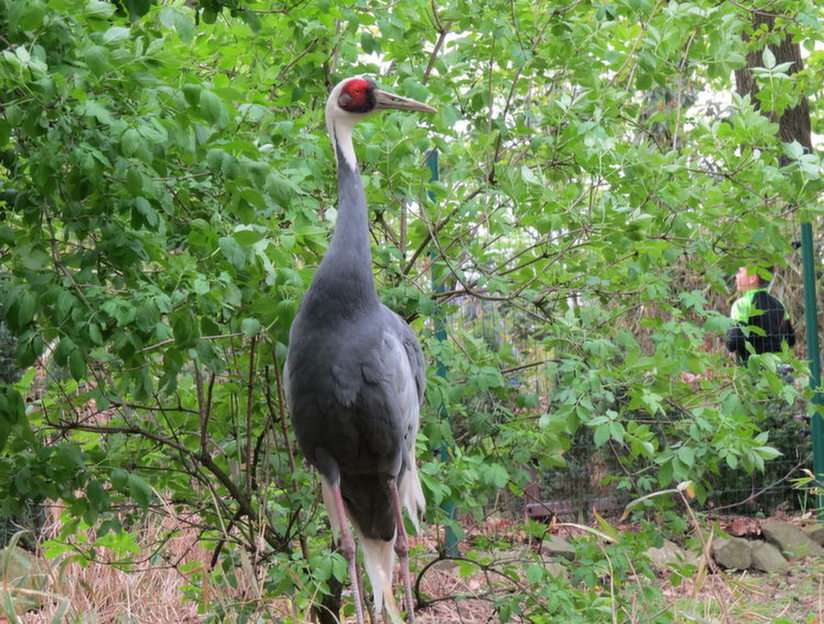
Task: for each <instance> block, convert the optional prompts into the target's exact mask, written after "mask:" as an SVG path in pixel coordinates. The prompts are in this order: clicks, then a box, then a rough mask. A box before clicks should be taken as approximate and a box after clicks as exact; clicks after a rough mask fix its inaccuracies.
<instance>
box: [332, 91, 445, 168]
mask: <svg viewBox="0 0 824 624" xmlns="http://www.w3.org/2000/svg"><path fill="white" fill-rule="evenodd" d="M391 109H394V110H401V111H410V112H411V111H419V112H423V113H435V112H437V111H436V110H435V109H434V108H432V107H431V106H428V105H427V104H424V103H423V102H417V101H415V100H412V99H410V98H405V97H401V96H400V95H395V94H394V93H388V92H387V91H382V90H381V89H378V87H377V86H376V85H375V82H374V81H372V80H369V79H368V78H363V77H361V76H355V77H354V78H347V79H345V80H342V81H341V82H339V83H338V84H337V85H335V88H334V89H332V93H330V94H329V99H328V100H327V101H326V126H327V128H328V129H329V135H330V136H331V137H332V142H333V144H334V145H335V146H336V147H337V148H339V149H340V150H341V152H343V154H344V156H345V157H346V160H347V162H349V164H350V165H351V166H352V168H353V169H354V168H355V166H356V161H355V157H354V151H353V150H352V149H351V145H352V128H353V127H354V125H355V124H356V123H358V122H359V121H360V120H361V119H363V118H364V117H366V116H368V115H370V114H371V113H374V112H376V111H380V110H391ZM336 152H337V150H336ZM335 156H336V157H337V153H336V154H335Z"/></svg>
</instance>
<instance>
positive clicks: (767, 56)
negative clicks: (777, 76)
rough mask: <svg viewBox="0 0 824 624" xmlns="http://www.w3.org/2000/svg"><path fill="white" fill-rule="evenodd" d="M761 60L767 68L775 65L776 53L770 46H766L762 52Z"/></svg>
mask: <svg viewBox="0 0 824 624" xmlns="http://www.w3.org/2000/svg"><path fill="white" fill-rule="evenodd" d="M761 60H762V62H763V63H764V67H766V68H767V69H772V68H773V67H775V55H774V54H773V52H772V50H770V46H764V51H763V52H762V53H761Z"/></svg>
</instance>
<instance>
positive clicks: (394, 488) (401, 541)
mask: <svg viewBox="0 0 824 624" xmlns="http://www.w3.org/2000/svg"><path fill="white" fill-rule="evenodd" d="M389 495H390V496H391V497H392V511H394V512H395V526H396V527H397V535H396V536H395V554H397V555H398V559H400V562H401V578H402V579H403V588H404V592H405V595H406V614H407V615H406V617H407V621H408V622H409V624H414V622H415V602H414V601H413V600H412V581H411V580H410V578H409V544H408V542H407V538H406V527H405V526H404V524H403V511H402V510H401V497H400V495H399V494H398V484H397V482H396V481H395V479H389Z"/></svg>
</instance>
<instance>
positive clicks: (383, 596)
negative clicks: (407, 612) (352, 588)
mask: <svg viewBox="0 0 824 624" xmlns="http://www.w3.org/2000/svg"><path fill="white" fill-rule="evenodd" d="M360 543H361V548H363V561H364V564H365V565H366V573H367V574H368V575H369V582H370V583H372V592H373V597H374V602H375V616H377V617H379V616H380V614H381V611H382V610H383V605H384V604H385V605H386V612H387V613H388V614H389V617H390V619H391V620H392V622H393V624H403V619H402V618H401V612H400V610H399V609H398V605H397V603H396V602H395V596H394V595H393V594H392V573H393V571H394V569H395V538H394V537H393V538H392V540H391V541H388V542H385V541H383V540H376V539H369V538H367V537H363V536H360Z"/></svg>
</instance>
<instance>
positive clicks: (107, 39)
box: [103, 26, 131, 45]
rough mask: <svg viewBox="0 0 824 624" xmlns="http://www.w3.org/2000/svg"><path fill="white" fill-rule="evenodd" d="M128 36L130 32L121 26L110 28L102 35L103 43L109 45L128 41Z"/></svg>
mask: <svg viewBox="0 0 824 624" xmlns="http://www.w3.org/2000/svg"><path fill="white" fill-rule="evenodd" d="M130 35H131V31H130V30H129V29H128V28H125V27H123V26H112V27H111V28H109V29H108V30H107V31H106V32H104V33H103V43H107V44H109V45H112V44H115V43H122V42H124V41H126V40H128V39H129V36H130Z"/></svg>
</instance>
